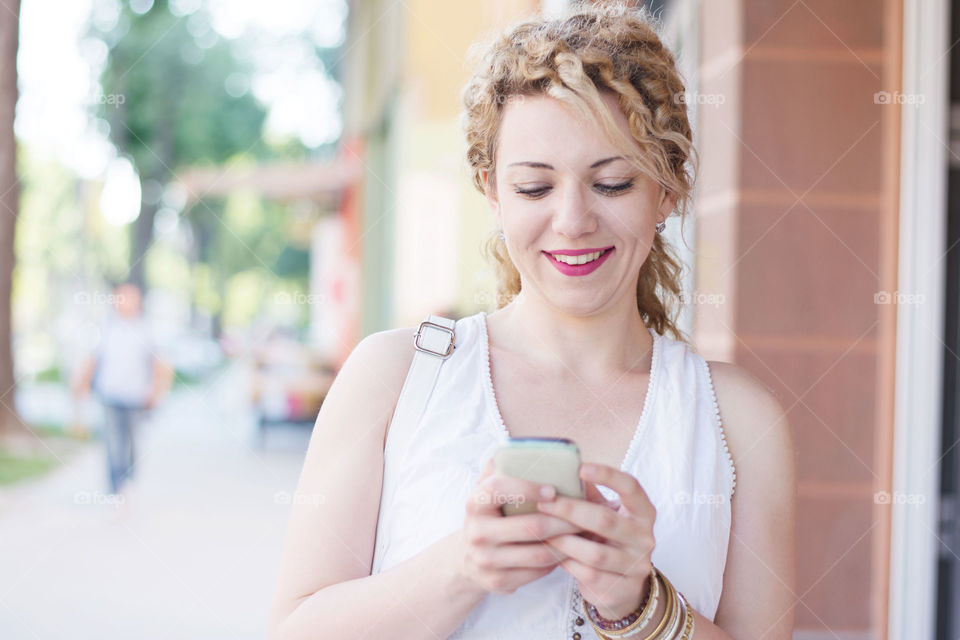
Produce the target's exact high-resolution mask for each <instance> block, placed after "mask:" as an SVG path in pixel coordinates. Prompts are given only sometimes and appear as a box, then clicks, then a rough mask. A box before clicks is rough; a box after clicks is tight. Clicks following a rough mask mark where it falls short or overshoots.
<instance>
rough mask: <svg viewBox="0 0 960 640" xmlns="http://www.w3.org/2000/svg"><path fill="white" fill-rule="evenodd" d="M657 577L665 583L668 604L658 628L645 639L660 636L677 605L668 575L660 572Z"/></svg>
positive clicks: (650, 639) (651, 639)
mask: <svg viewBox="0 0 960 640" xmlns="http://www.w3.org/2000/svg"><path fill="white" fill-rule="evenodd" d="M657 578H659V579H660V581H661V582H662V583H663V591H664V593H665V594H666V595H665V600H666V603H667V606H666V610H665V611H664V613H663V618H661V619H660V624H658V625H657V628H656V629H654V630H653V632H652V633H650V635H648V636H647V637H646V638H644V639H643V640H654V638H657V637H659V636H660V634H661V633H662V632H663V629H664V628H665V627H666V626H667V622H668V621H669V620H670V617H671V616H672V615H673V610H674V609H675V608H676V606H677V601H676V598H675V593H674V590H673V587H672V586H671V585H670V582H669V581H668V580H667V578H666V576H664V575H663V574H662V573H660V572H658V573H657Z"/></svg>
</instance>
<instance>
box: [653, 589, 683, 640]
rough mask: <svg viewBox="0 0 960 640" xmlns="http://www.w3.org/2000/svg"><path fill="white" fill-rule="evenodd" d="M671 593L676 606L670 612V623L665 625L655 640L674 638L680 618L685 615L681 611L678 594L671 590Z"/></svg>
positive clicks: (681, 604) (681, 605)
mask: <svg viewBox="0 0 960 640" xmlns="http://www.w3.org/2000/svg"><path fill="white" fill-rule="evenodd" d="M671 591H672V593H673V596H674V602H675V603H676V606H675V607H674V608H673V611H671V612H670V622H668V623H667V626H666V628H664V630H663V633H661V634H660V636H659V637H658V638H657V639H656V640H673V639H674V638H675V637H676V634H677V629H678V628H679V626H680V620H681V618H682V617H683V616H684V615H686V611H684V609H683V602H681V601H680V598H679V597H678V596H679V595H680V592H679V591H677V590H675V589H672V588H671Z"/></svg>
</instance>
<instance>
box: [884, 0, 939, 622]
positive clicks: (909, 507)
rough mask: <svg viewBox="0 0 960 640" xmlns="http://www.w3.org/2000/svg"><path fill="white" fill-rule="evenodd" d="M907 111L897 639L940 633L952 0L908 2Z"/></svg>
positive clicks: (896, 473)
mask: <svg viewBox="0 0 960 640" xmlns="http://www.w3.org/2000/svg"><path fill="white" fill-rule="evenodd" d="M903 9H904V13H903V78H902V80H903V86H902V93H903V94H904V96H906V97H908V98H909V97H910V96H920V97H922V102H921V103H920V104H916V102H917V100H914V104H910V100H907V101H905V102H904V104H903V107H902V109H901V139H900V143H901V155H900V219H899V259H898V265H897V269H898V274H897V281H898V287H897V289H898V291H899V292H900V293H901V294H903V293H906V294H918V296H922V297H917V298H915V300H919V301H920V302H919V303H917V304H898V305H897V352H896V389H895V397H894V403H895V404H894V438H893V491H894V492H895V493H896V492H900V493H901V494H905V495H906V496H908V497H909V496H911V495H913V496H923V498H924V500H923V501H922V504H916V501H913V504H910V503H909V502H907V501H903V500H901V501H897V500H892V501H891V504H892V522H891V544H890V591H889V595H890V608H889V618H888V622H889V634H888V637H889V638H890V640H901V639H902V640H915V639H920V640H933V638H934V635H935V633H936V626H935V623H936V601H937V598H936V595H937V552H938V541H937V538H936V531H937V527H938V519H939V510H940V509H939V506H940V500H939V497H940V494H939V488H940V473H939V458H940V451H941V443H940V439H941V438H940V433H941V426H942V425H941V420H942V386H943V376H942V371H943V348H944V345H943V342H942V336H943V326H944V323H943V318H944V283H945V272H946V267H945V263H946V261H945V259H944V251H945V248H946V247H945V240H944V239H945V238H946V226H947V225H946V221H947V208H946V202H947V198H946V179H947V167H948V163H947V148H948V147H947V145H948V144H949V137H948V118H947V114H948V112H949V111H948V106H949V105H948V102H949V78H948V73H947V72H948V69H949V62H950V54H949V53H948V49H949V48H950V44H949V36H950V33H949V30H950V13H949V6H948V1H947V0H905V1H904V7H903Z"/></svg>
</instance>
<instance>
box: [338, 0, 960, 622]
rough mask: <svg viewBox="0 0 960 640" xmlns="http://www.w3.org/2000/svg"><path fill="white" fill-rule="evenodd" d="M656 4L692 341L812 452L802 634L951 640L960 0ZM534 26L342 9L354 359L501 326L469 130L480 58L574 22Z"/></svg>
mask: <svg viewBox="0 0 960 640" xmlns="http://www.w3.org/2000/svg"><path fill="white" fill-rule="evenodd" d="M653 4H654V5H655V8H656V9H658V10H662V11H663V13H662V16H663V20H664V37H665V39H666V40H667V41H668V43H669V44H670V45H671V46H672V47H673V48H674V50H676V51H677V52H678V54H679V58H680V65H681V68H682V70H683V73H684V75H685V77H686V78H687V80H688V95H692V96H694V97H696V99H695V100H692V101H691V104H690V107H691V113H692V115H693V117H694V122H695V125H694V126H695V130H696V143H697V147H698V149H699V151H700V153H701V161H702V164H701V172H700V175H699V182H698V194H697V203H696V205H695V212H694V215H693V216H692V219H691V220H690V221H688V225H687V228H685V229H684V230H683V238H684V240H685V242H686V243H687V244H688V245H689V246H690V249H689V251H687V250H684V248H683V246H682V245H683V243H682V242H680V240H679V237H680V236H679V232H680V230H679V229H676V228H672V227H668V233H669V234H671V237H672V238H674V239H675V245H676V246H677V248H678V249H680V250H681V253H682V254H683V257H684V258H685V259H686V260H688V262H689V264H690V267H691V273H690V276H689V280H688V283H687V284H688V291H687V298H686V300H687V304H685V305H684V309H683V315H682V322H681V325H682V326H683V328H684V329H686V330H688V332H690V333H691V335H692V336H693V337H694V341H695V343H696V344H697V347H698V350H699V351H700V352H701V353H702V354H703V355H704V357H706V358H707V359H715V360H726V361H730V362H735V363H737V364H740V365H742V366H744V367H745V368H746V369H748V370H749V371H750V372H751V373H753V374H754V375H755V376H756V377H758V378H759V379H760V380H762V381H763V382H764V383H765V384H766V385H767V386H768V387H770V388H771V389H773V390H774V391H775V392H776V394H777V396H778V397H779V399H780V400H781V403H782V404H783V405H784V407H785V408H787V410H788V415H789V419H790V422H791V427H792V429H793V432H794V434H795V441H796V444H797V448H798V464H799V472H800V476H799V477H800V487H799V492H800V493H799V532H798V533H799V538H798V541H799V545H798V546H799V548H798V567H799V583H798V585H797V586H798V591H797V594H796V595H797V600H798V604H797V609H796V631H795V637H796V638H804V639H815V638H816V639H819V638H824V639H826V638H843V639H844V640H846V639H848V638H857V639H867V638H870V639H874V638H875V639H880V638H934V637H942V638H948V637H957V635H958V633H960V627H958V626H957V621H955V620H953V619H952V616H954V615H957V614H956V613H955V610H957V611H960V600H958V598H957V595H956V593H957V591H956V589H955V587H954V585H955V583H956V578H955V575H956V574H958V565H960V556H958V553H957V549H958V547H957V546H956V545H955V544H954V543H955V541H956V540H957V535H956V530H957V523H956V521H955V520H952V519H951V518H952V515H951V514H952V511H951V509H952V508H953V507H952V505H954V497H953V495H954V491H955V486H956V482H955V481H954V479H953V475H954V474H955V471H954V469H955V468H956V463H955V462H954V461H953V456H954V453H955V452H954V451H953V446H952V444H953V442H954V441H956V438H957V436H958V435H960V434H958V433H957V431H956V428H955V427H954V426H953V422H954V409H953V401H952V398H953V397H954V396H955V389H954V388H953V385H954V384H955V381H956V378H957V375H956V373H955V369H956V359H957V355H956V353H957V351H958V350H960V348H958V346H957V339H956V336H955V334H956V331H957V326H956V325H957V321H956V315H957V314H956V313H955V312H953V311H951V309H953V307H954V306H955V305H956V303H957V297H958V296H957V292H956V290H957V288H958V286H960V283H958V282H957V280H956V277H955V276H953V275H952V274H953V272H954V271H956V268H955V266H956V264H957V263H956V260H955V258H953V256H952V254H951V253H949V252H948V241H950V242H951V243H952V238H953V237H954V235H956V236H957V237H958V239H960V232H958V230H957V227H958V226H960V225H952V226H951V227H950V229H948V224H947V223H948V211H949V210H951V207H950V204H951V202H952V201H951V200H949V199H948V192H947V184H948V182H947V179H948V176H949V177H952V176H953V174H952V173H949V174H948V171H949V170H950V169H949V165H950V163H949V158H950V157H951V156H953V157H954V158H958V157H960V156H958V155H956V154H954V153H953V152H952V151H951V150H950V148H949V143H948V140H949V132H948V111H949V110H948V105H949V103H950V99H951V92H953V93H954V96H955V98H956V96H957V94H960V82H957V81H956V80H954V81H953V82H952V83H951V82H950V77H948V70H949V68H950V62H951V58H956V56H957V52H956V50H953V51H951V48H950V43H951V42H954V41H955V40H956V39H957V38H958V37H960V33H958V31H960V30H958V29H957V26H956V25H957V17H956V16H955V15H951V13H950V7H949V3H948V2H947V0H845V1H844V2H842V3H841V2H835V1H834V0H672V1H665V2H656V3H653ZM542 5H543V6H541V3H540V2H537V1H536V0H525V1H515V0H491V1H488V2H482V3H443V2H435V1H430V0H409V1H407V2H403V3H397V2H392V1H391V0H355V1H353V2H350V18H349V28H348V39H347V43H346V45H345V52H346V53H345V55H346V56H347V63H348V64H347V69H348V70H347V74H346V78H345V79H344V80H345V95H346V103H345V112H346V113H345V117H346V120H345V122H346V128H345V133H344V141H343V144H342V147H341V157H342V159H343V161H344V162H355V163H358V165H359V168H358V171H359V175H360V179H359V180H358V181H356V182H354V183H351V184H350V185H348V186H347V187H346V188H345V191H344V196H343V198H342V200H341V205H340V210H339V216H338V218H337V222H336V223H335V224H336V225H338V231H337V233H339V234H341V236H340V237H341V245H340V246H341V251H342V254H341V255H342V259H341V260H340V261H338V264H340V266H341V267H344V266H346V268H347V269H348V272H349V273H350V274H351V280H350V282H352V283H354V284H355V286H356V293H355V295H353V297H352V298H350V299H349V300H348V301H347V302H345V306H344V307H342V308H343V310H344V312H345V313H348V314H350V315H349V318H351V320H349V321H345V322H343V324H342V325H341V328H342V331H341V334H340V335H339V337H338V339H337V341H338V344H339V345H340V346H341V353H342V355H343V356H344V357H345V355H346V353H347V352H348V351H349V348H350V346H351V345H353V344H355V342H356V341H357V340H358V339H360V338H361V337H362V336H364V335H366V334H369V333H371V332H373V331H378V330H382V329H385V328H390V327H397V326H413V325H415V324H416V323H418V322H419V321H420V320H421V319H422V318H423V317H424V315H425V314H426V313H430V312H433V313H446V314H450V315H466V314H469V313H473V312H475V311H477V310H479V309H481V308H483V309H492V308H493V306H494V305H493V294H492V292H493V291H494V281H493V276H492V273H490V271H489V270H488V269H487V268H486V265H485V264H484V262H483V259H482V257H481V255H480V251H479V249H480V243H481V240H482V239H483V238H484V237H486V235H487V234H488V233H489V232H490V231H491V230H492V229H493V227H494V221H493V218H492V216H491V214H490V212H489V210H488V208H487V206H486V203H485V202H484V201H483V198H482V197H481V196H480V195H479V194H477V193H476V192H475V191H474V189H473V187H472V185H471V184H470V183H469V181H468V179H467V172H466V163H465V160H464V153H463V152H464V149H465V143H464V141H463V135H462V133H461V131H460V128H459V123H458V115H459V111H460V89H461V87H462V85H463V83H464V82H465V81H466V79H467V77H468V75H469V69H468V68H467V66H466V65H465V63H464V59H465V54H466V51H467V47H468V45H469V44H470V43H472V42H474V41H475V40H476V39H477V38H479V37H482V36H484V35H485V34H487V33H489V32H490V30H491V29H496V30H500V29H503V28H504V27H505V26H506V25H507V24H509V23H510V22H512V21H513V20H515V19H517V18H521V17H523V16H525V15H527V14H528V13H529V12H531V11H534V10H537V9H543V10H545V11H553V10H556V9H558V8H560V7H562V5H563V2H544V3H542ZM951 30H952V32H951ZM957 67H960V65H957V64H956V63H955V64H954V68H957ZM954 74H955V75H954V77H956V72H954ZM952 197H953V199H954V200H956V199H957V198H960V189H958V193H957V194H956V195H953V196H952ZM948 233H949V234H953V235H948ZM950 246H952V244H951V245H950ZM951 265H953V266H954V268H953V269H951V268H950V267H951ZM945 355H946V356H947V357H946V358H945V357H944V356H945ZM734 453H736V452H734Z"/></svg>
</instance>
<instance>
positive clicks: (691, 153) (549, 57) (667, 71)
mask: <svg viewBox="0 0 960 640" xmlns="http://www.w3.org/2000/svg"><path fill="white" fill-rule="evenodd" d="M658 26H659V25H658V22H657V20H656V19H655V18H654V17H653V16H652V15H651V14H650V13H649V12H648V11H647V10H646V9H644V8H635V7H631V6H629V5H627V4H625V3H623V2H614V3H605V4H601V5H589V4H586V5H585V4H575V5H573V6H572V7H570V8H569V9H568V10H567V12H566V14H564V15H561V16H559V17H556V18H553V19H545V18H540V17H535V18H533V19H530V20H527V21H524V22H522V23H520V24H517V25H516V26H514V27H512V28H511V29H509V30H508V31H507V32H505V33H503V34H499V35H497V36H495V38H494V39H493V40H492V41H491V42H479V43H477V44H475V45H474V46H473V47H472V49H471V53H472V55H473V56H474V57H479V58H480V61H479V63H478V65H477V67H476V69H475V71H474V74H473V76H472V78H471V79H470V81H469V82H468V83H467V85H466V86H465V87H464V89H463V93H462V99H463V105H464V112H463V114H462V116H461V124H462V126H463V129H464V132H465V134H466V138H467V143H468V148H467V162H468V163H469V166H470V171H471V178H472V181H473V184H474V186H475V187H476V188H477V189H478V190H479V191H480V192H481V193H484V183H483V177H482V172H483V171H486V172H487V181H488V183H489V184H490V185H493V184H495V171H496V166H495V164H494V158H495V157H496V149H497V135H498V132H499V128H500V123H501V119H502V114H503V109H504V107H505V105H506V104H507V103H508V102H509V100H510V99H511V98H513V97H522V96H533V95H548V96H551V97H554V98H557V99H559V100H562V101H563V102H564V103H565V104H567V105H568V106H570V107H572V108H573V109H574V110H575V112H577V113H579V114H582V115H583V116H585V117H587V118H591V119H593V120H594V121H595V122H597V123H598V124H599V125H600V126H601V128H602V130H603V131H605V132H606V133H607V135H608V136H609V138H610V140H611V141H613V142H614V143H615V144H616V145H617V146H618V148H620V149H621V150H622V151H623V154H624V157H625V158H627V159H628V160H630V161H631V162H633V164H635V166H636V167H637V168H638V169H639V170H640V171H642V172H643V173H644V174H646V175H647V176H649V177H650V178H651V179H652V180H654V181H655V182H657V183H658V184H659V185H661V186H663V187H664V188H665V189H666V190H667V192H668V194H669V195H671V196H672V197H674V198H675V206H674V211H676V212H677V215H679V216H680V218H681V223H682V221H683V217H684V216H685V215H686V213H687V210H688V208H689V206H690V201H691V198H692V192H693V184H694V180H695V176H696V171H697V169H696V166H697V153H696V149H695V148H694V146H693V139H692V133H691V128H690V123H689V121H688V119H687V110H686V102H685V100H684V84H683V80H682V79H681V77H680V73H679V71H678V69H677V66H676V61H675V59H674V56H673V54H672V53H671V52H670V51H669V50H668V49H667V48H666V47H665V46H664V45H663V43H662V42H661V41H660V38H659V37H658V35H657V30H658ZM601 92H612V93H614V94H616V96H617V99H618V103H619V106H620V109H621V110H622V111H623V113H624V115H626V116H627V120H628V122H629V126H630V134H631V135H630V137H629V138H628V137H627V136H625V135H624V134H623V132H622V131H621V130H620V129H619V128H618V127H617V126H616V123H615V122H614V120H613V118H611V117H610V113H609V112H608V110H607V108H606V106H605V105H604V103H603V101H602V98H601ZM688 161H689V163H688ZM688 164H689V165H690V166H689V167H688ZM483 252H484V255H485V257H486V259H487V260H488V261H490V262H492V266H493V268H494V271H495V273H496V278H497V308H501V307H503V306H504V305H505V304H507V302H509V301H510V300H512V299H513V298H514V297H515V296H516V295H517V294H518V293H519V292H520V287H521V281H520V274H519V272H518V271H517V268H516V266H515V265H514V264H513V262H512V261H511V260H510V257H509V255H508V254H507V248H506V245H505V244H504V242H503V241H502V240H500V237H499V233H498V231H497V230H494V231H493V232H491V234H490V235H489V236H488V238H487V239H486V240H485V241H484V247H483ZM682 273H683V271H682V267H681V263H680V260H679V259H678V258H677V256H676V254H675V252H674V250H673V248H672V247H671V246H670V244H669V243H668V242H667V241H666V240H665V239H664V238H663V237H662V236H661V235H660V234H659V233H657V234H654V240H653V245H652V246H651V249H650V254H649V256H648V257H647V260H646V261H645V262H644V264H643V266H642V267H641V269H640V276H639V280H638V282H637V307H638V308H639V310H640V315H641V317H642V318H643V320H644V323H645V324H646V326H648V327H652V328H653V329H654V330H655V331H656V332H657V333H659V334H660V335H663V334H664V333H665V332H667V331H669V332H670V333H671V334H673V336H674V337H675V338H676V339H677V340H682V341H684V342H687V338H686V337H685V336H684V335H683V333H682V332H681V331H680V330H679V328H678V327H677V325H676V321H675V318H676V314H677V313H678V312H679V302H680V293H681V288H682V284H681V277H682Z"/></svg>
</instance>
